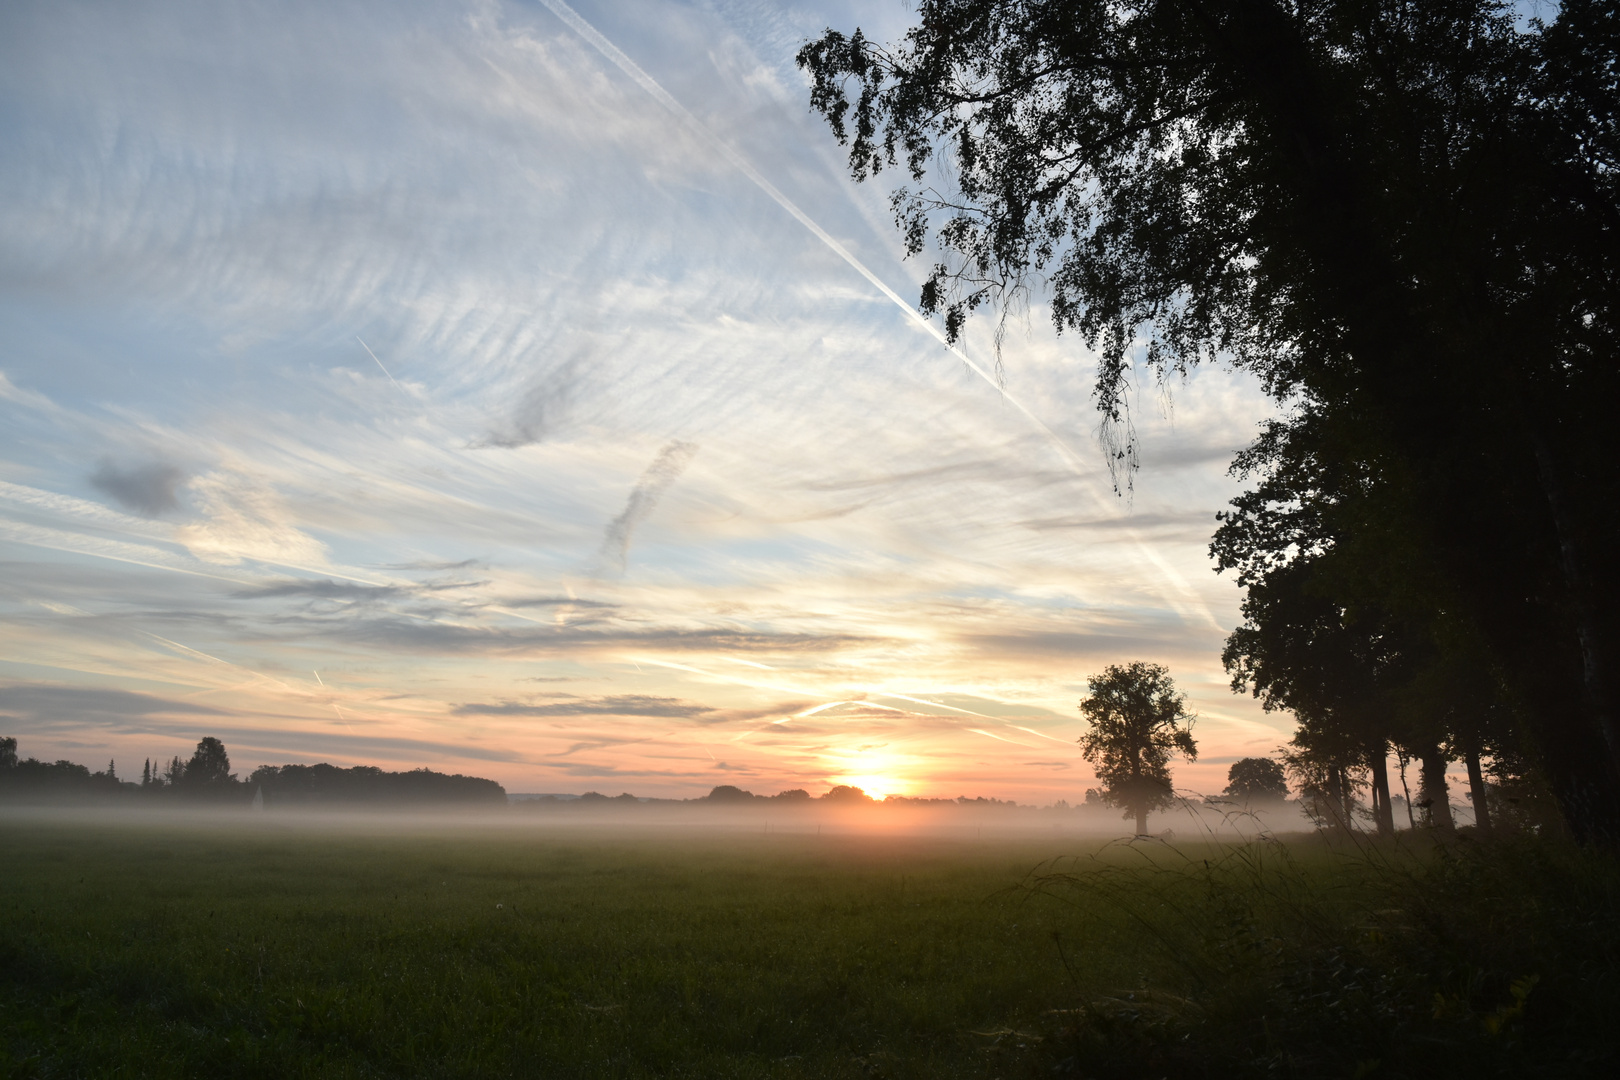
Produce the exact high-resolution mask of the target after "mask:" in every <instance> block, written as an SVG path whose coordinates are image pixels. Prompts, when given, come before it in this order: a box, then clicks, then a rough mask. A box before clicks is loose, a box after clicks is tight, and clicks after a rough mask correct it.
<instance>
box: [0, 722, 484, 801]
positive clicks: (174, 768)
mask: <svg viewBox="0 0 1620 1080" xmlns="http://www.w3.org/2000/svg"><path fill="white" fill-rule="evenodd" d="M108 801H120V802H123V801H134V802H142V801H144V802H149V803H153V804H163V803H185V802H212V803H225V804H229V803H238V804H242V805H254V804H256V805H261V806H284V807H285V806H357V805H369V806H378V805H395V806H419V805H424V804H433V805H441V806H442V805H445V804H457V805H469V806H480V805H481V806H489V805H491V804H495V805H505V803H506V789H505V788H503V787H501V785H499V784H497V783H496V782H495V781H493V780H485V779H483V778H482V777H478V776H462V775H460V774H459V773H458V774H455V775H448V774H445V773H440V772H434V771H432V770H431V769H413V770H411V771H410V772H386V771H384V770H382V769H379V768H377V767H376V766H373V765H356V766H354V767H353V768H348V769H345V768H342V767H340V766H337V765H328V764H326V763H324V762H323V763H321V764H318V765H261V766H259V767H258V768H257V769H254V770H253V772H252V774H251V775H250V776H248V778H247V779H246V780H241V779H238V778H237V776H236V774H235V773H233V772H231V759H230V755H229V754H228V753H227V751H226V749H225V744H224V743H222V742H220V740H218V739H216V738H213V737H212V736H210V737H208V738H205V739H203V740H202V741H201V742H199V743H198V744H197V749H196V751H195V752H194V753H193V754H192V755H191V757H190V759H181V758H179V757H174V758H172V759H170V760H169V761H167V762H162V761H157V762H154V761H151V760H147V761H145V762H144V763H143V764H142V766H141V772H140V779H138V780H136V779H133V778H132V779H129V780H125V779H123V778H122V777H120V776H119V775H118V770H117V766H116V763H114V762H112V761H109V762H107V768H106V769H105V770H104V771H102V772H91V771H90V769H89V768H88V767H86V766H84V765H80V764H77V763H76V762H72V761H39V760H37V759H35V758H25V759H19V758H18V756H17V740H16V739H15V738H14V737H6V738H0V803H86V802H88V803H104V802H108Z"/></svg>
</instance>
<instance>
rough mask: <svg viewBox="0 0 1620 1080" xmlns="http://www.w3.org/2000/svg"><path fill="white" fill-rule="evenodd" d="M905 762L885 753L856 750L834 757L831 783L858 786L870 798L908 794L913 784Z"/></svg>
mask: <svg viewBox="0 0 1620 1080" xmlns="http://www.w3.org/2000/svg"><path fill="white" fill-rule="evenodd" d="M905 764H906V763H905V762H904V761H902V760H901V759H899V758H896V757H894V756H892V755H889V754H872V753H865V754H861V753H856V754H850V755H848V756H847V757H842V756H841V757H840V758H839V759H837V760H836V763H835V766H834V768H833V769H832V770H831V774H832V775H831V779H832V782H833V783H835V784H847V785H849V786H850V787H858V788H860V789H861V790H862V791H864V792H866V793H867V794H868V795H870V796H871V797H872V798H874V799H882V798H886V797H888V796H890V795H909V794H910V793H911V791H912V788H913V786H914V784H913V782H912V781H911V780H910V779H909V778H908V777H907V776H906V773H907V772H908V771H909V770H907V769H906V768H905Z"/></svg>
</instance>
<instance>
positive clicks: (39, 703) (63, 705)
mask: <svg viewBox="0 0 1620 1080" xmlns="http://www.w3.org/2000/svg"><path fill="white" fill-rule="evenodd" d="M0 713H3V714H5V715H7V716H8V717H9V718H11V719H13V720H17V721H21V722H24V723H29V724H54V723H61V722H64V721H66V722H70V723H109V722H121V721H128V720H130V719H134V718H137V717H146V716H163V715H172V714H175V713H184V714H187V715H197V716H230V715H232V711H231V710H229V709H219V708H214V707H211V706H205V705H197V704H194V703H192V702H189V701H175V700H173V699H171V698H161V697H157V696H155V695H152V694H141V693H136V692H134V691H130V690H107V689H101V688H98V687H89V686H59V685H53V684H50V683H13V684H12V685H10V686H0Z"/></svg>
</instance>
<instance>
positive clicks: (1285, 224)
mask: <svg viewBox="0 0 1620 1080" xmlns="http://www.w3.org/2000/svg"><path fill="white" fill-rule="evenodd" d="M799 61H800V63H801V65H802V66H804V67H805V68H806V69H807V70H808V71H809V72H810V74H811V75H812V77H813V89H812V98H811V100H812V105H813V107H814V108H816V109H818V110H820V111H821V112H822V113H823V114H824V115H825V116H826V118H827V120H828V121H829V123H830V124H831V126H832V129H833V131H834V133H835V134H836V135H837V137H838V138H839V139H840V140H841V141H844V142H846V143H847V145H848V146H849V150H850V164H851V167H852V170H853V172H854V175H855V176H856V178H857V179H861V180H864V179H867V178H868V177H870V176H872V175H873V174H875V173H878V172H879V171H881V170H883V169H885V168H889V167H891V166H900V167H903V168H904V169H905V170H907V172H908V173H909V176H910V178H911V186H909V187H903V188H901V189H900V190H898V191H897V192H896V193H895V196H894V207H895V212H896V218H897V223H898V225H899V226H900V228H901V230H902V232H903V234H904V237H905V244H906V247H907V250H908V251H909V252H910V253H912V254H919V253H922V252H924V251H928V250H934V251H937V252H938V261H937V262H936V264H935V265H934V267H933V269H932V271H931V273H930V275H929V277H928V279H927V281H926V283H925V284H924V286H923V290H922V296H921V306H922V307H923V309H924V310H925V311H926V312H928V313H930V314H940V315H942V316H943V317H944V320H945V326H946V330H947V333H948V334H949V335H951V336H952V337H955V336H956V335H958V334H959V333H960V331H961V328H962V326H963V324H964V320H965V319H966V318H967V317H968V316H969V315H970V314H971V313H972V312H973V311H974V310H975V309H976V308H978V307H980V306H981V305H986V304H988V305H989V306H991V307H993V308H995V307H999V308H1000V309H1001V310H1002V311H1003V312H1005V311H1006V310H1007V305H1008V304H1009V303H1013V302H1016V301H1017V300H1018V299H1019V297H1020V295H1021V294H1022V293H1024V292H1025V291H1026V290H1028V289H1030V288H1032V287H1033V286H1034V285H1036V284H1041V285H1043V286H1044V287H1045V288H1046V289H1048V290H1049V295H1050V301H1051V310H1052V316H1053V319H1054V321H1055V323H1056V325H1057V326H1058V328H1059V329H1060V330H1062V331H1071V332H1077V333H1078V334H1079V335H1080V337H1081V338H1082V340H1084V341H1085V342H1086V343H1087V344H1088V345H1089V346H1090V347H1092V348H1094V349H1096V350H1097V354H1098V356H1099V358H1100V369H1099V372H1098V380H1097V390H1096V403H1097V406H1098V408H1099V409H1100V411H1101V413H1102V415H1103V417H1104V419H1105V421H1106V426H1105V431H1106V432H1107V433H1108V437H1107V447H1108V453H1109V459H1110V462H1111V465H1112V466H1113V467H1114V469H1115V478H1116V483H1119V484H1128V483H1129V478H1130V474H1131V470H1132V469H1134V467H1135V464H1136V448H1135V443H1134V435H1133V434H1132V431H1131V428H1130V415H1129V409H1128V390H1129V379H1130V376H1131V373H1132V371H1133V369H1134V365H1135V364H1136V363H1137V362H1138V361H1140V362H1143V363H1145V364H1146V366H1147V367H1148V368H1149V369H1150V370H1151V371H1153V372H1154V373H1155V375H1156V376H1157V377H1159V378H1161V379H1162V378H1165V377H1168V376H1169V375H1171V374H1173V373H1176V372H1179V371H1184V370H1186V369H1187V368H1188V367H1189V366H1190V365H1194V364H1198V363H1204V362H1210V361H1220V362H1224V363H1229V364H1232V365H1234V366H1237V367H1240V368H1243V369H1246V370H1249V371H1252V372H1254V373H1256V374H1257V375H1258V376H1259V377H1260V378H1261V379H1262V381H1263V384H1264V386H1265V387H1266V389H1267V390H1268V392H1269V393H1271V394H1272V395H1273V396H1274V397H1276V398H1277V399H1278V400H1279V401H1282V402H1285V403H1288V404H1289V405H1290V406H1291V407H1293V408H1296V409H1297V410H1299V411H1300V413H1303V414H1309V415H1310V416H1311V418H1312V419H1311V420H1310V424H1311V426H1312V430H1311V438H1312V439H1314V440H1317V443H1318V447H1317V448H1318V450H1319V452H1320V453H1322V454H1325V455H1328V456H1330V457H1332V458H1334V459H1335V460H1336V461H1337V462H1338V465H1339V467H1341V468H1343V469H1349V468H1351V466H1353V465H1360V466H1363V467H1364V473H1365V475H1364V477H1363V479H1362V481H1361V482H1362V483H1363V484H1364V485H1365V488H1366V492H1365V503H1364V505H1369V506H1371V505H1374V504H1376V506H1377V507H1378V513H1377V517H1378V519H1379V520H1378V530H1379V532H1380V534H1381V535H1383V536H1386V537H1387V536H1397V535H1398V536H1400V537H1402V538H1403V539H1402V542H1400V543H1398V544H1391V545H1387V546H1386V547H1384V548H1382V549H1379V548H1378V546H1377V545H1376V544H1366V545H1363V547H1364V548H1366V549H1368V550H1371V552H1372V554H1371V555H1369V556H1366V557H1365V558H1363V559H1362V562H1363V565H1364V566H1366V567H1368V568H1370V572H1373V573H1375V575H1376V580H1377V581H1379V582H1381V583H1382V588H1384V589H1385V591H1386V599H1387V601H1388V602H1387V603H1386V605H1385V606H1386V607H1387V608H1388V609H1390V610H1394V611H1400V610H1401V609H1402V608H1403V607H1409V606H1411V605H1412V604H1414V603H1417V602H1418V600H1417V599H1415V598H1421V599H1422V602H1427V603H1430V604H1432V605H1435V606H1436V608H1437V610H1442V609H1443V616H1444V619H1445V620H1447V621H1449V622H1450V623H1453V624H1456V625H1463V626H1466V627H1467V628H1468V633H1469V634H1470V635H1473V636H1476V637H1477V638H1478V639H1479V640H1480V641H1481V642H1483V643H1484V647H1485V649H1486V650H1487V652H1488V656H1489V664H1490V665H1491V668H1492V670H1493V671H1494V672H1495V673H1496V674H1497V675H1498V676H1499V678H1500V680H1501V682H1502V683H1503V685H1504V686H1505V687H1506V688H1507V691H1508V692H1509V693H1511V694H1512V695H1513V696H1514V698H1515V700H1516V701H1517V702H1518V703H1519V704H1520V707H1521V708H1520V711H1521V713H1522V714H1523V715H1525V716H1527V717H1528V718H1529V723H1530V727H1531V730H1532V734H1533V736H1534V738H1535V741H1536V744H1537V746H1538V748H1539V753H1540V758H1541V761H1542V765H1543V767H1544V768H1545V770H1546V772H1547V775H1548V777H1549V779H1550V781H1551V783H1552V785H1553V787H1554V790H1555V792H1556V794H1557V796H1558V799H1559V803H1560V805H1561V807H1562V808H1563V810H1564V813H1565V815H1566V817H1567V818H1568V819H1569V822H1570V824H1571V826H1572V827H1573V829H1574V830H1575V832H1576V834H1577V835H1579V836H1582V837H1584V838H1587V839H1590V840H1594V841H1597V842H1604V843H1611V844H1612V843H1616V842H1620V730H1617V727H1616V720H1615V715H1614V703H1613V694H1614V680H1615V678H1616V677H1617V672H1620V647H1617V637H1620V634H1617V620H1616V610H1617V602H1620V570H1617V567H1616V566H1615V564H1614V559H1613V548H1614V541H1615V539H1616V537H1617V535H1620V462H1617V460H1616V458H1615V456H1614V455H1613V454H1612V453H1611V452H1610V451H1609V449H1608V444H1609V441H1610V439H1609V437H1608V436H1607V435H1606V434H1605V432H1606V431H1607V430H1608V428H1609V427H1610V426H1611V421H1610V419H1609V415H1608V414H1609V411H1610V409H1611V408H1612V403H1613V402H1614V401H1616V400H1617V399H1620V397H1617V393H1616V391H1617V390H1620V368H1617V364H1616V359H1617V352H1620V349H1617V345H1620V310H1617V300H1620V169H1617V165H1620V12H1617V11H1616V9H1615V7H1614V5H1612V4H1608V3H1600V2H1594V0H1569V2H1568V3H1566V4H1564V5H1563V6H1562V8H1561V9H1560V10H1559V13H1558V17H1557V19H1556V20H1555V21H1554V22H1553V23H1551V24H1550V25H1547V26H1542V25H1541V24H1539V23H1532V24H1530V25H1529V26H1527V27H1519V26H1516V25H1515V23H1514V20H1513V16H1512V13H1511V11H1510V10H1509V9H1508V8H1507V7H1506V6H1505V5H1502V4H1497V3H1486V2H1479V0H1472V2H1471V0H1454V2H1447V0H1407V2H1400V0H1384V2H1379V0H1362V2H1334V0H1320V2H1293V3H1289V2H1284V0H1233V2H1230V3H1221V4H1212V3H1200V2H1196V0H1181V2H1172V0H1138V2H1113V3H1108V2H1099V0H921V2H920V3H919V5H918V10H917V25H916V27H915V28H914V29H913V30H911V31H910V32H909V33H908V34H907V36H906V37H905V38H904V40H903V41H901V42H899V43H898V44H895V45H892V46H884V45H880V44H877V43H874V42H871V41H868V40H867V39H866V38H864V37H863V36H862V35H861V33H860V32H859V31H858V30H857V31H855V32H854V33H853V34H851V35H848V36H846V35H845V34H842V33H839V32H836V31H831V30H829V31H828V32H827V33H826V34H825V35H823V36H822V37H821V38H820V39H818V40H816V41H814V42H811V43H809V44H808V45H806V46H805V47H804V49H803V50H802V51H801V52H800V54H799ZM941 166H943V167H941ZM1291 423H1292V421H1284V432H1283V436H1282V437H1284V438H1286V437H1287V435H1288V432H1289V425H1290V424H1291ZM1280 494H1282V495H1284V497H1295V498H1297V497H1298V496H1299V494H1300V493H1294V494H1293V496H1289V495H1288V493H1286V492H1280ZM1305 494H1306V495H1308V494H1309V493H1305ZM1341 524H1342V526H1343V527H1342V528H1340V529H1339V530H1338V531H1336V532H1332V533H1330V534H1329V535H1327V536H1326V538H1325V543H1327V544H1328V545H1330V546H1331V545H1334V544H1338V543H1344V542H1349V541H1351V540H1352V539H1353V538H1354V536H1355V535H1356V534H1357V530H1358V529H1359V526H1357V525H1356V524H1355V523H1354V522H1349V523H1341ZM1261 539H1262V540H1263V539H1264V538H1263V537H1261ZM1257 552H1258V549H1257ZM1257 552H1251V553H1250V554H1251V555H1252V554H1256V553H1257ZM1268 554H1269V557H1270V558H1272V559H1273V560H1274V561H1275V562H1276V563H1277V564H1279V565H1281V564H1285V563H1287V562H1288V561H1290V560H1291V559H1292V558H1294V557H1296V556H1297V552H1295V551H1292V550H1291V549H1289V548H1288V547H1287V546H1286V545H1283V544H1279V545H1277V546H1275V547H1273V548H1271V549H1269V553H1268Z"/></svg>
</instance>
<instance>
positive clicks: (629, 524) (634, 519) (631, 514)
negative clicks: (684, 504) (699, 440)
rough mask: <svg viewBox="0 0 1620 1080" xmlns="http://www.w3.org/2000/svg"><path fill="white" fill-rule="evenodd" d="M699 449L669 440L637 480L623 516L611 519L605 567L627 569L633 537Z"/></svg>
mask: <svg viewBox="0 0 1620 1080" xmlns="http://www.w3.org/2000/svg"><path fill="white" fill-rule="evenodd" d="M696 453H697V444H696V443H689V442H681V441H680V440H679V439H676V440H674V441H672V442H670V443H668V444H667V445H666V446H665V447H664V448H663V449H662V450H660V451H658V456H657V457H655V458H653V462H652V464H651V465H648V466H647V469H646V471H645V472H643V473H642V474H641V479H639V480H637V481H636V486H635V487H634V488H632V489H631V491H630V498H629V499H627V500H625V504H624V509H623V510H622V511H620V512H619V516H618V517H616V518H614V519H613V520H612V521H610V522H608V527H607V531H606V532H605V533H603V535H602V550H601V553H600V555H599V560H600V562H601V563H602V565H603V566H604V567H606V568H607V569H609V570H611V571H613V572H615V573H621V574H622V573H623V572H624V568H625V564H626V563H627V562H628V561H629V558H630V541H631V539H632V538H633V537H634V536H635V531H636V529H637V528H638V527H639V526H640V525H641V523H642V522H643V521H646V520H647V518H649V517H651V516H652V512H653V511H654V510H656V509H657V508H658V500H659V499H661V498H663V497H664V492H665V491H667V490H669V486H670V485H671V484H673V483H674V482H675V481H676V480H678V479H679V478H680V475H681V473H683V472H685V471H686V467H687V465H689V464H691V462H692V455H694V454H696Z"/></svg>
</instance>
